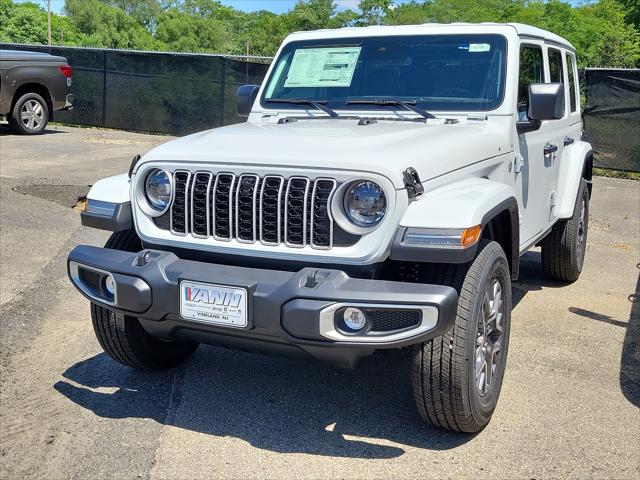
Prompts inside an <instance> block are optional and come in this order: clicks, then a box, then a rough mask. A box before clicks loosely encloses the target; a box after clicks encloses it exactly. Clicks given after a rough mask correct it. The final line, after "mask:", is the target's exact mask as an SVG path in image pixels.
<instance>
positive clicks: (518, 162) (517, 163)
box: [513, 153, 524, 173]
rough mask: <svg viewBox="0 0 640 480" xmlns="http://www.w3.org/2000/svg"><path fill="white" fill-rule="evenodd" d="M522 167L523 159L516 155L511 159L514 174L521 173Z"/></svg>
mask: <svg viewBox="0 0 640 480" xmlns="http://www.w3.org/2000/svg"><path fill="white" fill-rule="evenodd" d="M523 166H524V157H523V156H522V155H520V154H519V153H518V154H517V155H516V156H515V158H514V159H513V171H514V172H515V173H520V172H521V171H522V167H523Z"/></svg>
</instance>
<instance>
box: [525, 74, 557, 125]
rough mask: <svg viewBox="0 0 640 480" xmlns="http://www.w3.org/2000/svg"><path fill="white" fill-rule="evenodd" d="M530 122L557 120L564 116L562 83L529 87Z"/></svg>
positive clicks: (537, 84) (538, 84)
mask: <svg viewBox="0 0 640 480" xmlns="http://www.w3.org/2000/svg"><path fill="white" fill-rule="evenodd" d="M527 115H528V116H529V118H530V119H531V120H537V121H542V120H557V119H558V118H562V117H563V116H564V85H563V84H562V83H533V84H531V85H529V111H528V113H527Z"/></svg>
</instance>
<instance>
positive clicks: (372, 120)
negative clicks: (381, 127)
mask: <svg viewBox="0 0 640 480" xmlns="http://www.w3.org/2000/svg"><path fill="white" fill-rule="evenodd" d="M372 123H378V120H376V119H375V118H361V119H360V120H359V121H358V125H371V124H372Z"/></svg>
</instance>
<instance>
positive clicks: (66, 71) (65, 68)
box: [60, 65, 71, 78]
mask: <svg viewBox="0 0 640 480" xmlns="http://www.w3.org/2000/svg"><path fill="white" fill-rule="evenodd" d="M60 71H61V72H62V74H63V75H64V76H65V77H67V78H69V77H71V67H70V66H69V65H60Z"/></svg>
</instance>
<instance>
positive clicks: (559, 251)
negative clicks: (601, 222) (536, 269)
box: [541, 179, 589, 282]
mask: <svg viewBox="0 0 640 480" xmlns="http://www.w3.org/2000/svg"><path fill="white" fill-rule="evenodd" d="M588 229H589V188H588V187H587V182H586V181H585V180H584V179H582V180H581V181H580V188H579V189H578V198H577V199H576V204H575V206H574V207H573V216H572V217H571V218H570V219H569V220H564V221H560V222H558V223H556V224H555V225H554V226H553V229H552V230H551V232H549V234H548V235H547V236H546V237H545V238H544V239H543V240H542V249H541V250H542V270H543V271H544V274H545V275H546V276H547V278H550V279H553V280H561V281H563V282H575V281H576V280H577V279H578V277H579V276H580V273H581V272H582V264H583V263H584V254H585V251H586V249H587V231H588Z"/></svg>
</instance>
